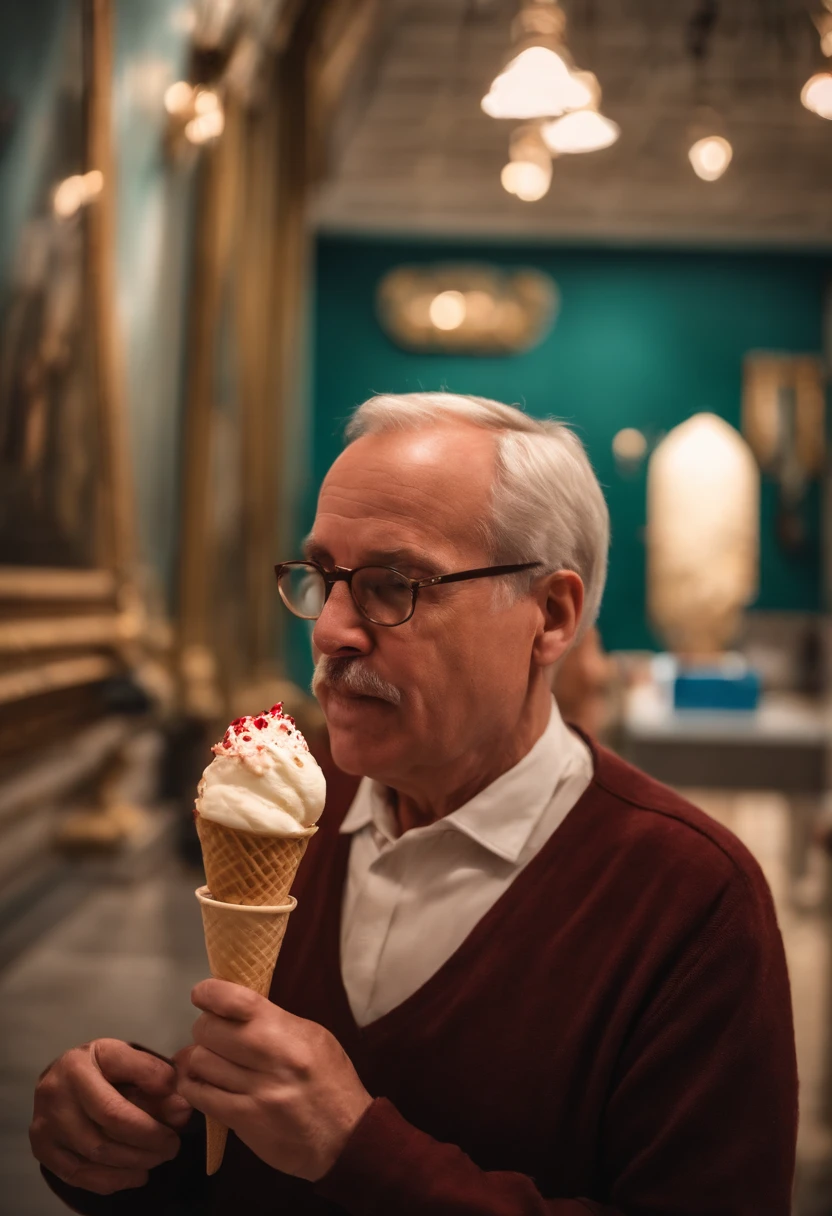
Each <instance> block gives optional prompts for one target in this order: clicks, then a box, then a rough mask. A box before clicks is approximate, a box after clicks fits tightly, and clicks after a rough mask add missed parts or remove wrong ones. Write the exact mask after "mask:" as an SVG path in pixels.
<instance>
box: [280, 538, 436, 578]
mask: <svg viewBox="0 0 832 1216" xmlns="http://www.w3.org/2000/svg"><path fill="white" fill-rule="evenodd" d="M303 554H304V557H308V558H311V559H312V560H320V559H321V558H330V557H331V556H332V555H331V554H330V552H329V550H328V549H326V548H324V546H323V545H321V544H319V543H318V542H317V541H316V540H315V538H314V537H313V536H311V535H310V536H307V538H306V540H305V541H304V542H303ZM361 565H362V566H375V565H378V566H396V567H398V566H418V567H419V568H420V569H422V570H427V571H428V572H430V573H431V574H435V573H437V572H438V570H439V566H438V565H437V563H436V561H435V560H434V559H433V558H432V557H430V556H429V554H427V553H425V552H424V551H423V550H421V549H409V548H406V547H400V548H397V549H372V550H370V551H369V552H367V553H365V554H364V557H363V560H362V562H361Z"/></svg>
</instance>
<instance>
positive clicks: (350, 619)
mask: <svg viewBox="0 0 832 1216" xmlns="http://www.w3.org/2000/svg"><path fill="white" fill-rule="evenodd" d="M312 645H313V646H314V648H315V649H316V650H318V651H320V653H321V654H326V655H329V656H330V657H331V658H341V657H344V656H346V655H352V654H369V653H370V651H371V650H372V648H373V640H372V636H371V632H370V629H369V622H368V621H366V620H365V619H364V617H363V616H362V615H361V613H360V612H359V611H358V609H357V607H356V606H355V601H354V600H353V598H352V596H351V594H350V589H349V587H348V586H347V584H346V583H344V582H338V583H336V584H335V586H334V587H333V588H332V591H331V592H330V594H329V599H328V600H327V601H326V603H325V604H324V606H323V609H322V611H321V615H320V616H319V617H318V619H317V621H316V622H315V626H314V628H313V630H312Z"/></svg>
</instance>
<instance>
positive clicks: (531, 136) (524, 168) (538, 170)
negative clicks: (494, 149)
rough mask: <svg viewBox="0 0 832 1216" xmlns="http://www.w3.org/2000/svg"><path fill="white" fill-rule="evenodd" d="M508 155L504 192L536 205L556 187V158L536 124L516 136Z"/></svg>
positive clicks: (528, 125) (524, 128)
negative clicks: (549, 190) (553, 186)
mask: <svg viewBox="0 0 832 1216" xmlns="http://www.w3.org/2000/svg"><path fill="white" fill-rule="evenodd" d="M508 155H509V161H508V164H507V165H504V166H503V171H502V173H501V174H500V182H501V183H502V186H503V189H504V190H506V191H508V193H509V194H515V195H517V197H518V198H519V199H521V200H522V201H523V202H524V203H536V202H537V201H538V199H541V198H543V196H544V194H546V193H547V191H548V189H549V186H550V185H551V184H552V157H551V155H550V153H549V150H548V149H547V147H546V145H545V144H544V142H543V139H542V138H541V135H540V131H539V129H538V127H537V125H536V124H535V123H526V124H525V125H524V126H521V127H518V128H517V129H516V130H515V131H513V132H512V134H511V139H510V140H509V151H508Z"/></svg>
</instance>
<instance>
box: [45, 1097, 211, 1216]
mask: <svg viewBox="0 0 832 1216" xmlns="http://www.w3.org/2000/svg"><path fill="white" fill-rule="evenodd" d="M181 1141H182V1147H181V1148H180V1150H179V1152H178V1154H177V1155H176V1157H174V1159H173V1161H166V1162H164V1164H162V1165H159V1166H157V1167H156V1169H155V1170H151V1171H150V1178H149V1180H148V1182H147V1183H146V1184H145V1185H144V1186H142V1187H134V1188H131V1189H130V1190H127V1191H118V1192H116V1194H114V1195H96V1194H94V1193H93V1192H92V1191H84V1190H81V1188H80V1187H74V1186H69V1185H68V1184H67V1183H66V1182H62V1181H61V1180H60V1178H57V1177H56V1176H55V1175H54V1174H53V1173H52V1172H51V1171H50V1170H47V1169H45V1168H44V1167H43V1166H41V1173H42V1174H43V1177H44V1178H45V1180H46V1182H47V1183H48V1185H49V1187H50V1188H51V1190H52V1191H54V1193H55V1194H56V1195H57V1196H58V1198H59V1199H62V1200H63V1202H64V1203H65V1204H66V1205H67V1207H68V1208H69V1210H70V1211H72V1212H78V1213H80V1214H81V1216H148V1213H150V1212H152V1213H153V1216H203V1214H204V1213H205V1212H206V1211H207V1194H208V1185H209V1183H208V1179H207V1176H206V1174H205V1119H204V1118H203V1116H202V1115H201V1114H199V1113H198V1112H194V1114H193V1116H192V1118H191V1121H190V1122H189V1123H188V1125H187V1126H186V1127H185V1128H184V1129H183V1131H182V1132H181Z"/></svg>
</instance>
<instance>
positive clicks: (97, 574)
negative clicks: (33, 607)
mask: <svg viewBox="0 0 832 1216" xmlns="http://www.w3.org/2000/svg"><path fill="white" fill-rule="evenodd" d="M116 587H117V582H116V576H115V574H114V573H113V571H112V570H59V569H48V568H46V567H38V566H31V567H29V566H0V600H62V601H67V600H83V601H88V600H110V601H112V600H114V599H115V595H116Z"/></svg>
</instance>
